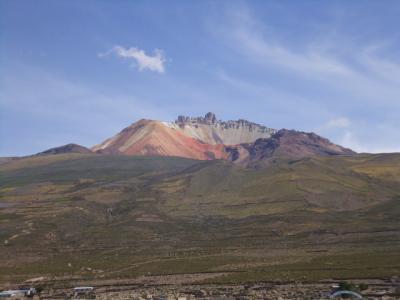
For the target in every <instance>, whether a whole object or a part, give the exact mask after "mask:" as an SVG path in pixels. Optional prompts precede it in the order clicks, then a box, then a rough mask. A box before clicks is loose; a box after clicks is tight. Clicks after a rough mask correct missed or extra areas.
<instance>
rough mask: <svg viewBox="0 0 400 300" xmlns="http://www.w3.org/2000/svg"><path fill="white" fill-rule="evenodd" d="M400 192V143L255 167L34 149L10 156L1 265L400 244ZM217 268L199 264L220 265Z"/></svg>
mask: <svg viewBox="0 0 400 300" xmlns="http://www.w3.org/2000/svg"><path fill="white" fill-rule="evenodd" d="M399 201H400V155H399V154H380V155H357V156H352V157H313V158H305V159H299V160H288V159H284V158H282V157H281V158H273V159H270V160H268V161H264V162H263V163H262V167H259V168H252V169H250V168H242V167H239V166H236V165H233V164H232V163H229V162H226V161H196V160H189V159H183V158H172V157H143V156H140V157H132V156H110V155H96V154H88V155H85V154H68V155H53V156H43V157H35V158H32V157H31V158H27V159H21V160H17V161H13V162H11V163H6V164H3V165H1V166H0V225H1V231H0V242H1V245H2V246H1V247H0V254H1V255H0V263H1V265H2V266H4V269H3V271H2V274H0V275H1V276H3V278H4V276H7V274H14V273H13V272H16V273H15V274H20V275H24V274H25V275H24V276H28V275H29V276H33V275H40V274H43V273H46V274H49V273H52V272H54V273H55V274H64V273H65V272H67V273H68V274H70V273H71V272H72V273H75V272H76V273H77V274H81V273H82V271H81V269H80V268H81V267H82V266H85V265H88V264H89V265H96V266H97V267H98V268H99V269H101V270H103V271H104V272H106V271H107V270H109V271H110V270H114V269H115V268H123V267H124V266H126V265H127V264H128V265H129V264H131V263H133V262H136V261H142V260H146V259H150V260H152V259H162V258H165V257H171V255H172V256H173V257H180V256H181V255H184V256H185V257H187V256H190V257H191V256H193V257H198V256H201V257H202V256H203V255H207V256H208V255H217V254H218V255H219V254H221V253H225V254H224V255H228V254H229V257H231V256H232V259H231V260H230V258H229V259H228V258H226V259H228V260H229V262H226V264H227V265H231V264H236V263H237V264H238V265H241V264H242V263H243V260H245V261H247V260H251V261H253V260H255V261H256V262H257V261H259V259H264V258H263V255H265V253H266V252H271V251H272V252H271V253H275V254H276V255H278V256H280V255H286V254H287V251H289V249H291V251H299V253H303V252H302V251H305V252H304V253H306V252H307V251H315V250H317V251H328V252H329V253H331V252H334V253H336V252H337V251H345V252H346V253H348V254H352V253H356V252H357V251H361V252H363V253H365V252H367V253H369V251H370V252H371V253H372V252H374V253H375V252H376V251H381V252H382V251H383V252H387V251H389V252H390V251H394V252H396V251H397V250H398V248H399V246H400V244H399V243H400V234H399V233H400V225H399V222H398V220H399V219H400V203H399ZM183 253H184V254H183ZM285 253H286V254H285ZM296 253H297V252H296ZM307 253H308V252H307ZM312 253H314V252H312ZM357 253H358V252H357ZM238 255H239V256H240V258H237V256H238ZM260 255H261V256H260ZM299 255H300V254H299ZM313 255H314V254H312V255H311V256H313ZM235 257H236V258H235ZM307 257H308V256H307ZM212 259H215V258H212ZM296 259H300V260H301V259H303V256H301V257H297V258H296ZM307 259H308V258H307ZM70 261H73V262H74V264H73V267H72V269H71V267H68V263H69V262H70ZM194 261H195V260H194ZM43 262H46V263H45V264H44V265H46V264H49V266H50V265H52V267H51V268H50V267H49V268H47V269H46V268H44V267H43ZM285 263H287V262H285ZM202 264H203V265H204V266H210V264H208V263H206V262H203V263H202ZM371 267H373V266H371ZM191 268H192V269H191ZM207 268H208V267H207ZM207 268H206V267H204V268H201V269H199V270H200V271H202V272H203V271H207V270H212V269H213V268H215V266H214V267H211V266H210V267H209V268H210V269H207ZM238 268H239V267H238ZM161 269H162V268H161ZM161 269H160V268H158V272H161V273H162V272H167V271H168V270H161ZM168 269H169V270H172V271H171V272H174V271H173V270H174V268H171V266H170V265H168ZM178 269H179V268H178ZM178 269H177V270H178ZM187 269H188V270H193V271H199V270H197V269H196V268H195V266H192V265H191V264H189V265H187V266H186V267H185V270H187ZM140 270H142V269H140ZM371 270H372V271H371V274H373V269H371ZM142 271H143V272H144V273H145V268H143V270H142ZM130 274H133V275H140V274H141V273H140V272H139V273H130ZM92 275H93V274H92ZM109 276H112V275H111V274H110V275H109Z"/></svg>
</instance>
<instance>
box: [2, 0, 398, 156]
mask: <svg viewBox="0 0 400 300" xmlns="http://www.w3.org/2000/svg"><path fill="white" fill-rule="evenodd" d="M399 15H400V1H390V0H385V1H368V0H365V1H361V0H355V1H335V0H333V1H319V0H318V1H311V0H306V1H285V0H277V1H268V0H265V1H223V0H218V1H217V0H215V1H183V0H181V1H173V0H169V1H161V0H160V1H144V0H137V1H123V0H117V1H91V0H86V1H77V0H76V1H74V0H67V1H63V0H59V1H46V0H42V1H29V0H28V1H20V0H2V1H1V2H0V156H21V155H28V154H33V153H36V152H39V151H43V150H45V149H48V148H51V147H55V146H60V145H64V144H67V143H72V142H73V143H78V144H81V145H84V146H87V147H90V146H93V145H95V144H98V143H100V142H102V141H103V140H104V139H106V138H108V137H110V136H112V135H114V134H116V133H117V132H119V131H120V130H121V129H123V128H124V127H126V126H128V125H130V124H131V123H133V122H135V121H137V120H139V119H142V118H147V119H157V120H163V121H173V120H175V118H176V117H177V116H178V115H189V116H201V115H204V114H205V113H207V112H208V111H212V112H214V113H215V114H216V115H217V117H218V118H219V119H223V120H234V119H239V118H243V119H248V120H250V121H253V122H257V123H260V124H263V125H266V126H268V127H271V128H276V129H280V128H288V129H296V130H301V131H307V132H311V131H312V132H315V133H317V134H320V135H322V136H324V137H327V138H329V139H330V140H331V141H333V142H335V143H338V144H340V145H343V146H346V147H350V148H352V149H353V150H356V151H358V152H373V153H377V152H400V31H399V30H398V29H399V28H400V18H399Z"/></svg>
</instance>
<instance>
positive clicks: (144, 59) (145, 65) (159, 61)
mask: <svg viewBox="0 0 400 300" xmlns="http://www.w3.org/2000/svg"><path fill="white" fill-rule="evenodd" d="M110 53H115V54H116V55H117V56H119V57H122V58H125V59H133V60H134V61H135V62H136V66H137V67H138V69H139V71H143V70H145V69H148V70H150V71H154V72H158V73H164V72H165V62H166V59H165V56H164V53H163V51H162V50H160V49H155V50H154V55H147V54H146V52H145V51H144V50H141V49H139V48H136V47H131V48H125V47H122V46H115V47H114V48H112V49H111V51H109V52H108V53H105V54H99V57H104V56H107V55H108V54H110Z"/></svg>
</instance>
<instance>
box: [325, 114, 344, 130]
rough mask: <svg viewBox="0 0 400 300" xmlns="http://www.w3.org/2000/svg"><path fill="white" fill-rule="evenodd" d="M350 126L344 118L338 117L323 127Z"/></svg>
mask: <svg viewBox="0 0 400 300" xmlns="http://www.w3.org/2000/svg"><path fill="white" fill-rule="evenodd" d="M349 126H350V120H349V119H347V118H345V117H339V118H334V119H331V120H329V121H328V122H327V123H326V125H325V127H326V128H329V129H330V128H346V127H349Z"/></svg>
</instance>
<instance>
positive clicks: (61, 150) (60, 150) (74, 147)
mask: <svg viewBox="0 0 400 300" xmlns="http://www.w3.org/2000/svg"><path fill="white" fill-rule="evenodd" d="M65 153H81V154H89V153H93V152H92V150H90V149H88V148H86V147H83V146H81V145H78V144H67V145H63V146H59V147H54V148H51V149H48V150H45V151H43V152H40V153H38V154H36V155H39V156H41V155H54V154H65Z"/></svg>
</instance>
